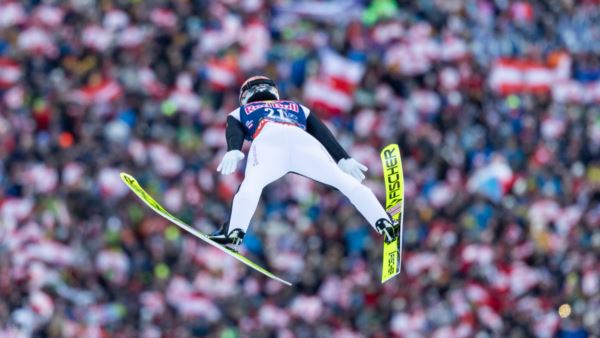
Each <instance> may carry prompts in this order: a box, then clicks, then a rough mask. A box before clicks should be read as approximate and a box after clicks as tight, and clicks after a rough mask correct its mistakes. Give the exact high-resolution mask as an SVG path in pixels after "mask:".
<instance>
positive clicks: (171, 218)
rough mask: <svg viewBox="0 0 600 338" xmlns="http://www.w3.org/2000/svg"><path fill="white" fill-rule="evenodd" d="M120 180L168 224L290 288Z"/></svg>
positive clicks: (136, 186) (125, 178) (125, 177)
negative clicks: (168, 222)
mask: <svg viewBox="0 0 600 338" xmlns="http://www.w3.org/2000/svg"><path fill="white" fill-rule="evenodd" d="M121 179H122V180H123V182H125V184H126V185H127V186H128V187H129V189H131V191H133V192H134V193H135V194H136V195H137V196H138V197H139V198H140V199H141V200H142V201H144V203H146V204H147V205H148V206H149V207H150V209H152V210H154V211H155V212H156V213H157V214H159V215H161V216H162V217H164V218H166V219H167V220H169V221H170V222H172V223H173V224H175V225H177V226H178V227H180V228H182V229H183V230H185V231H187V232H189V233H190V234H192V235H194V236H196V237H197V238H199V239H201V240H203V241H204V242H206V243H208V244H210V245H212V246H213V247H215V248H217V249H219V250H221V251H223V252H224V253H226V254H228V255H229V256H231V257H233V258H235V259H237V260H238V261H240V262H242V263H244V264H246V265H247V266H249V267H251V268H253V269H254V270H256V271H258V272H260V273H262V274H264V275H265V276H267V277H269V278H272V279H274V280H277V281H280V282H282V283H283V284H286V285H289V286H291V285H292V283H290V282H288V281H286V280H283V279H281V278H279V277H277V276H275V275H274V274H272V273H271V272H269V271H267V270H266V269H265V268H263V267H261V266H260V265H258V264H256V263H254V262H252V261H251V260H249V259H248V258H246V257H244V256H242V255H240V254H239V253H238V252H236V251H235V250H233V249H231V248H228V247H226V246H223V245H220V244H218V243H216V242H214V241H212V240H211V239H209V238H208V237H207V236H206V235H205V234H203V233H201V232H199V231H198V230H196V229H194V228H192V227H191V226H189V225H187V224H185V223H184V222H183V221H182V220H180V219H178V218H177V217H175V216H173V215H171V213H169V212H168V211H167V210H165V208H163V207H162V206H161V205H160V204H158V202H156V201H155V200H154V199H153V198H152V197H151V196H150V195H149V194H148V193H147V192H146V191H145V190H144V189H143V188H142V187H141V186H140V184H139V183H138V182H137V181H136V179H135V178H133V177H132V176H131V175H129V174H126V173H121Z"/></svg>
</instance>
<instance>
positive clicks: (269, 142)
mask: <svg viewBox="0 0 600 338" xmlns="http://www.w3.org/2000/svg"><path fill="white" fill-rule="evenodd" d="M281 142H282V140H281V139H277V136H276V135H274V133H272V130H271V131H270V130H269V128H268V127H265V129H264V130H263V131H262V133H261V135H260V136H259V137H258V138H257V139H256V140H254V142H253V143H252V146H251V147H250V151H249V152H248V160H247V161H246V172H245V176H244V180H243V181H242V184H241V185H240V188H239V190H238V192H237V193H236V194H235V197H234V198H233V205H232V207H231V218H230V220H229V231H230V232H231V231H232V230H233V229H235V228H238V229H241V230H242V231H244V232H246V230H248V226H249V225H250V219H251V218H252V215H254V212H255V211H256V206H257V205H258V200H259V199H260V195H261V193H262V190H263V188H264V187H265V186H267V185H268V184H269V183H271V182H273V181H275V180H277V179H278V178H280V177H281V176H283V175H285V174H286V173H287V172H288V167H289V163H288V158H289V153H288V151H287V150H286V149H285V146H283V145H282V144H281Z"/></svg>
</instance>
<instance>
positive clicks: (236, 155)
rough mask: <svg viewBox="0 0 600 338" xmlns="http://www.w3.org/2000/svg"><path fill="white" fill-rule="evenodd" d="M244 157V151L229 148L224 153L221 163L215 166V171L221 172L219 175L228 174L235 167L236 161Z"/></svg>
mask: <svg viewBox="0 0 600 338" xmlns="http://www.w3.org/2000/svg"><path fill="white" fill-rule="evenodd" d="M243 158H244V153H242V152H241V151H239V150H230V151H228V152H226V153H225V155H224V156H223V159H222V160H221V163H219V166H218V167H217V171H219V172H221V175H229V174H231V173H233V172H234V171H235V167H236V166H237V164H238V162H239V161H241V160H242V159H243Z"/></svg>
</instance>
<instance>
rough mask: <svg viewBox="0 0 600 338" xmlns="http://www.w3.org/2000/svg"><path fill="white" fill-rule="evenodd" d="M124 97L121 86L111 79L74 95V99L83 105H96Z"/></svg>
mask: <svg viewBox="0 0 600 338" xmlns="http://www.w3.org/2000/svg"><path fill="white" fill-rule="evenodd" d="M122 95H123V89H122V88H121V85H120V84H119V83H118V82H117V81H114V80H111V79H103V80H100V81H98V82H97V83H94V84H91V85H88V86H86V87H84V88H82V89H80V90H77V91H75V92H74V93H73V94H72V99H73V100H75V101H77V102H79V103H81V104H86V105H87V104H96V103H106V102H111V101H114V100H116V99H118V98H120V97H121V96H122Z"/></svg>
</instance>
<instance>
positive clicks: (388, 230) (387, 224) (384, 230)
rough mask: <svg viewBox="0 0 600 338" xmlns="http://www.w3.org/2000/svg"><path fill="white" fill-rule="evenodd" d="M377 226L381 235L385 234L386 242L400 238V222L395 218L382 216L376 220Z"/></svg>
mask: <svg viewBox="0 0 600 338" xmlns="http://www.w3.org/2000/svg"><path fill="white" fill-rule="evenodd" d="M375 228H377V232H379V234H380V235H383V240H384V241H385V242H386V243H391V242H393V241H395V240H396V238H398V230H399V229H400V223H399V222H398V221H396V220H394V219H393V218H391V217H390V218H389V219H387V218H380V219H378V220H377V222H375Z"/></svg>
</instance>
